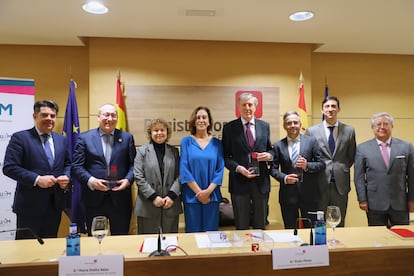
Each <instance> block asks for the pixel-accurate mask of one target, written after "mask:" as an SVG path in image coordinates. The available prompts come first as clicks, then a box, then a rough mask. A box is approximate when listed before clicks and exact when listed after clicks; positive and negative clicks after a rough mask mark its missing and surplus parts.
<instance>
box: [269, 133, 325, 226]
mask: <svg viewBox="0 0 414 276" xmlns="http://www.w3.org/2000/svg"><path fill="white" fill-rule="evenodd" d="M299 155H301V156H302V157H304V158H305V159H306V160H307V162H308V170H307V171H306V172H304V173H303V182H297V183H296V184H286V183H285V177H286V175H288V174H291V173H293V165H292V161H291V159H290V155H289V146H288V140H287V138H284V139H282V140H280V141H278V142H277V143H276V144H275V145H274V154H273V162H272V168H271V174H272V176H273V177H274V178H275V179H276V180H277V181H279V183H280V190H279V203H280V207H281V209H282V216H283V222H284V224H285V228H296V227H297V225H296V219H297V218H298V215H299V214H298V210H299V209H300V210H301V213H302V214H301V215H302V217H308V212H309V211H312V212H315V211H317V210H318V202H319V199H320V192H319V186H318V174H319V173H320V172H321V171H323V170H324V169H325V166H326V165H325V162H324V161H323V159H322V153H321V149H320V147H319V145H318V141H317V140H316V138H315V137H311V136H305V135H300V149H299Z"/></svg>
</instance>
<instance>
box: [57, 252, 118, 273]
mask: <svg viewBox="0 0 414 276" xmlns="http://www.w3.org/2000/svg"><path fill="white" fill-rule="evenodd" d="M78 275H113V276H123V275H124V256H123V255H97V256H62V257H60V258H59V276H78Z"/></svg>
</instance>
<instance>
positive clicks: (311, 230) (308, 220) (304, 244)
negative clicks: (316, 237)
mask: <svg viewBox="0 0 414 276" xmlns="http://www.w3.org/2000/svg"><path fill="white" fill-rule="evenodd" d="M301 220H304V221H307V222H309V225H310V233H309V244H308V243H302V244H301V245H300V246H306V245H313V227H312V221H311V219H310V218H297V219H296V228H295V229H294V230H293V235H295V236H297V235H298V229H297V228H298V223H299V221H301Z"/></svg>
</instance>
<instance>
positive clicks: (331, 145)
mask: <svg viewBox="0 0 414 276" xmlns="http://www.w3.org/2000/svg"><path fill="white" fill-rule="evenodd" d="M328 128H329V138H328V144H329V149H330V150H331V153H332V154H334V151H335V139H334V137H333V130H334V128H335V126H328Z"/></svg>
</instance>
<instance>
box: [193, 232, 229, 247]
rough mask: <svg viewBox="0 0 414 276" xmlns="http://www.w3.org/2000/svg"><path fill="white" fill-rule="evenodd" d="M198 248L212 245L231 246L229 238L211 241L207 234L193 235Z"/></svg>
mask: <svg viewBox="0 0 414 276" xmlns="http://www.w3.org/2000/svg"><path fill="white" fill-rule="evenodd" d="M195 238H196V242H197V246H198V248H213V247H231V242H230V241H229V240H222V241H221V242H214V241H211V240H210V238H209V237H208V235H207V234H199V235H195Z"/></svg>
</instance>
